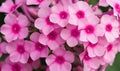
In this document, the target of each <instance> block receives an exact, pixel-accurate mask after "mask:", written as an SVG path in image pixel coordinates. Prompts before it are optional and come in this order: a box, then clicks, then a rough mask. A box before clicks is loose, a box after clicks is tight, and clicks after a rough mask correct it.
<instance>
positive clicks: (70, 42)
mask: <svg viewBox="0 0 120 71" xmlns="http://www.w3.org/2000/svg"><path fill="white" fill-rule="evenodd" d="M67 44H68V45H69V46H70V47H74V46H76V45H77V44H78V40H77V39H76V38H73V37H71V38H69V39H68V40H67Z"/></svg>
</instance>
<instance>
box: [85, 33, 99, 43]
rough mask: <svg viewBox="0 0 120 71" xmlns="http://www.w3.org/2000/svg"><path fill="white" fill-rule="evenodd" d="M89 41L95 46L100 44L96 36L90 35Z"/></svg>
mask: <svg viewBox="0 0 120 71" xmlns="http://www.w3.org/2000/svg"><path fill="white" fill-rule="evenodd" d="M87 39H88V40H89V41H90V42H91V43H93V44H95V43H97V42H98V38H97V37H96V36H95V35H94V34H91V35H88V38H87Z"/></svg>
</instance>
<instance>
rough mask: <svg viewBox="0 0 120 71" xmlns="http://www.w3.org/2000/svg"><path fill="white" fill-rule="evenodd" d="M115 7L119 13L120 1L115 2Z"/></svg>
mask: <svg viewBox="0 0 120 71" xmlns="http://www.w3.org/2000/svg"><path fill="white" fill-rule="evenodd" d="M115 9H116V11H117V12H118V13H120V5H119V4H118V3H116V4H115Z"/></svg>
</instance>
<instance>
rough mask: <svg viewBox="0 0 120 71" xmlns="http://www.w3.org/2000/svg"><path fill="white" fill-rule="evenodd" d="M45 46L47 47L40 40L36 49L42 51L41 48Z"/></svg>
mask: <svg viewBox="0 0 120 71" xmlns="http://www.w3.org/2000/svg"><path fill="white" fill-rule="evenodd" d="M43 47H45V46H44V45H42V44H40V43H39V42H37V43H36V44H35V48H36V50H38V51H41V50H42V49H43Z"/></svg>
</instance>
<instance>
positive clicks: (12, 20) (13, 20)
mask: <svg viewBox="0 0 120 71" xmlns="http://www.w3.org/2000/svg"><path fill="white" fill-rule="evenodd" d="M4 21H5V23H6V24H10V25H12V24H14V23H17V17H16V16H15V15H14V14H8V15H7V16H6V17H5V19H4Z"/></svg>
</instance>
